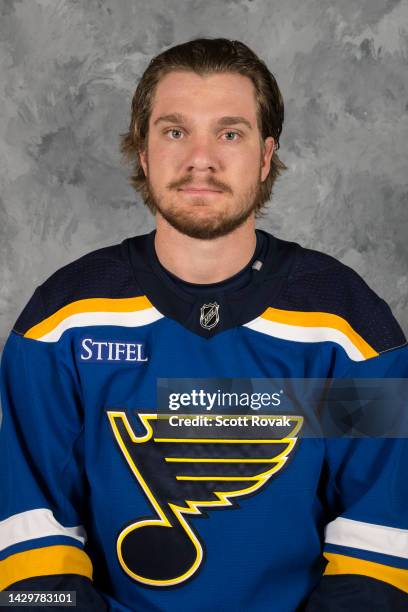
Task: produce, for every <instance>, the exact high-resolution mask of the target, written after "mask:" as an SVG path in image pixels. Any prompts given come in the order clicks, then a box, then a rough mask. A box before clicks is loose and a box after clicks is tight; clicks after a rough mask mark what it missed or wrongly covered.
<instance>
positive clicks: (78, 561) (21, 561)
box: [0, 545, 92, 591]
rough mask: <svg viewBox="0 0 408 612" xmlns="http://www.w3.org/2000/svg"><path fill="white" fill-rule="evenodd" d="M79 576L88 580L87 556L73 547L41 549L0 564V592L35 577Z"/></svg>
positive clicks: (18, 555)
mask: <svg viewBox="0 0 408 612" xmlns="http://www.w3.org/2000/svg"><path fill="white" fill-rule="evenodd" d="M56 574H79V575H80V576H86V577H87V578H90V579H91V580H92V563H91V560H90V558H89V557H88V555H87V554H86V553H85V552H84V551H83V550H81V549H80V548H76V547H75V546H61V545H58V546H45V547H43V548H36V549H34V550H27V551H24V552H20V553H16V554H14V555H10V557H7V559H4V560H3V561H0V591H2V590H4V589H6V588H7V587H9V586H10V585H12V584H14V583H15V582H18V581H19V580H25V579H26V578H35V577H36V576H51V575H56Z"/></svg>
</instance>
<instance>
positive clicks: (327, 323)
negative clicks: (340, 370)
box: [260, 307, 378, 359]
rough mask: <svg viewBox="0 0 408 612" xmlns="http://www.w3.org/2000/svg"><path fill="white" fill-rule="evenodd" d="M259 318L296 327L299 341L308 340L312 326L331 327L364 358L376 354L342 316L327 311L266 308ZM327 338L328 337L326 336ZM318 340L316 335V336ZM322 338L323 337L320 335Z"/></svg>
mask: <svg viewBox="0 0 408 612" xmlns="http://www.w3.org/2000/svg"><path fill="white" fill-rule="evenodd" d="M260 318H262V319H264V320H265V321H270V322H272V323H280V324H283V325H289V326H294V327H297V328H298V332H299V341H300V342H301V341H302V340H303V341H309V340H310V336H309V334H308V333H307V330H308V329H310V328H314V329H316V330H318V329H319V328H320V329H322V330H323V329H329V330H330V329H333V330H336V331H337V332H340V333H341V334H342V335H343V336H345V337H346V338H347V339H348V340H349V341H350V342H351V343H352V344H353V345H354V346H355V347H356V348H357V349H358V351H359V352H360V353H361V354H362V356H363V357H364V358H365V359H369V358H370V357H376V356H378V353H377V351H375V350H374V348H373V347H372V346H370V345H369V344H368V342H366V341H365V340H364V338H362V336H360V334H358V333H357V332H356V331H355V330H354V329H353V328H352V327H351V325H350V323H348V321H346V319H343V317H340V316H339V315H336V314H332V313H329V312H302V311H296V310H293V311H292V310H280V309H279V308H272V307H270V308H267V309H266V310H265V311H264V312H263V313H262V315H261V316H260ZM302 328H303V329H305V331H306V333H305V336H304V337H303V336H302ZM328 339H329V338H328ZM316 340H318V337H316ZM322 340H324V338H323V337H322Z"/></svg>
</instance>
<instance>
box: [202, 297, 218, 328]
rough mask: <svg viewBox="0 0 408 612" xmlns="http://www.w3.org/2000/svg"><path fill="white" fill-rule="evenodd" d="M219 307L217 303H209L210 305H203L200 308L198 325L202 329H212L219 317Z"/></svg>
mask: <svg viewBox="0 0 408 612" xmlns="http://www.w3.org/2000/svg"><path fill="white" fill-rule="evenodd" d="M219 309H220V306H219V304H217V302H210V304H203V305H202V306H201V313H200V325H201V327H204V329H212V328H213V327H215V326H216V325H217V323H218V321H219V320H220V315H219V312H218V311H219Z"/></svg>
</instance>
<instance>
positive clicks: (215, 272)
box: [155, 213, 256, 284]
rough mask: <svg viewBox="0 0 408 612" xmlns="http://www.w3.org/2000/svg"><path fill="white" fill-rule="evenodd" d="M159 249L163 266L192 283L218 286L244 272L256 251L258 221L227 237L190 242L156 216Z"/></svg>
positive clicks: (251, 221) (190, 239) (248, 222)
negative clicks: (215, 284)
mask: <svg viewBox="0 0 408 612" xmlns="http://www.w3.org/2000/svg"><path fill="white" fill-rule="evenodd" d="M156 224H157V225H156V237H155V249H156V254H157V257H158V259H159V261H160V263H161V265H162V266H163V267H164V268H166V270H168V271H169V272H171V273H172V274H174V275H175V276H178V278H181V279H182V280H184V281H187V282H189V283H199V284H208V283H218V282H221V281H223V280H225V279H227V278H230V277H231V276H233V275H234V274H236V273H237V272H239V271H240V270H242V269H243V268H244V267H245V266H246V265H247V264H248V263H249V262H250V260H251V258H252V256H253V254H254V252H255V248H256V234H255V219H254V218H253V217H250V218H249V219H247V221H245V223H243V224H242V225H241V226H240V227H238V228H237V229H236V230H234V231H233V232H231V233H230V234H228V235H227V236H221V237H220V238H214V239H212V240H199V239H197V238H190V237H189V236H186V235H185V234H182V233H180V232H179V231H178V230H176V229H174V228H173V227H172V226H171V225H169V223H167V221H166V220H165V219H164V218H163V217H162V216H161V215H160V214H159V213H158V214H157V215H156Z"/></svg>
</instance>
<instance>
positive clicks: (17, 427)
mask: <svg viewBox="0 0 408 612" xmlns="http://www.w3.org/2000/svg"><path fill="white" fill-rule="evenodd" d="M282 122H283V101H282V97H281V95H280V92H279V89H278V86H277V84H276V82H275V79H274V78H273V76H272V75H271V73H270V72H269V70H268V69H267V67H266V66H265V64H264V63H263V62H261V61H260V60H259V58H257V56H256V55H255V54H254V53H253V52H252V51H251V50H250V49H249V48H248V47H246V46H245V45H244V44H242V43H240V42H237V41H229V40H225V39H216V40H210V39H200V40H195V41H191V42H188V43H185V44H183V45H179V46H177V47H173V48H171V49H168V50H167V51H165V52H164V53H162V54H161V55H159V56H158V57H156V58H155V59H154V60H153V61H152V62H151V63H150V65H149V66H148V68H147V70H146V71H145V73H144V75H143V77H142V79H141V82H140V83H139V86H138V88H137V90H136V93H135V96H134V99H133V103H132V116H131V123H130V128H129V132H128V133H127V134H125V135H124V136H123V138H122V151H123V152H124V153H125V154H126V155H127V156H128V158H129V159H131V160H132V161H133V163H134V174H133V176H132V182H133V185H134V186H135V188H136V189H137V190H138V191H140V192H141V193H142V194H143V198H144V201H145V203H146V204H147V205H148V206H149V207H150V209H151V210H152V212H153V213H154V214H155V216H156V231H155V232H152V233H151V234H149V235H146V236H138V237H135V238H131V239H127V240H125V241H124V242H123V243H122V244H121V245H118V246H113V247H108V248H104V249H101V250H99V251H96V252H93V253H91V254H89V255H86V256H85V257H82V258H81V259H79V260H77V261H75V262H74V263H72V264H69V265H68V266H66V267H65V268H63V269H61V270H59V271H58V272H57V273H56V274H54V275H53V276H52V277H51V278H50V279H48V280H47V281H46V282H45V283H44V284H43V285H42V286H41V287H39V288H37V290H36V291H35V293H34V296H33V298H32V299H31V300H30V302H29V304H28V305H27V307H26V308H25V310H24V311H23V313H22V314H21V315H20V317H19V319H18V321H17V322H16V324H15V327H14V330H13V332H12V333H11V334H10V338H9V340H8V343H7V345H6V348H5V350H4V356H3V363H2V370H3V383H2V392H3V410H4V417H3V424H2V430H1V449H2V451H1V460H0V473H1V475H2V479H3V485H2V491H3V493H2V499H1V501H0V508H1V513H0V520H1V521H2V522H1V523H0V541H1V545H2V546H1V547H2V549H3V553H2V557H1V558H2V560H1V561H0V571H1V578H0V586H1V588H2V589H8V590H9V591H10V590H11V591H24V590H45V591H56V590H59V591H71V590H72V591H76V593H77V602H78V604H79V606H83V608H84V609H87V610H101V609H104V607H105V605H106V606H107V608H108V609H109V610H121V611H125V610H137V611H145V610H146V611H147V610H164V611H176V610H177V611H182V610H183V611H184V610H188V611H196V610H197V611H199V610H208V609H211V608H212V609H215V610H231V611H236V610H254V611H258V610H259V611H266V610H268V611H269V610H274V611H276V612H293V611H294V610H307V611H308V612H314V611H316V610H330V611H339V610H368V609H372V608H373V607H377V608H378V609H380V610H383V611H385V610H387V611H388V610H389V611H391V610H393V611H394V610H400V609H401V610H402V609H406V607H407V604H408V597H407V592H408V578H407V567H408V564H407V556H408V555H407V538H408V535H407V533H408V532H407V531H406V528H407V518H408V517H407V503H406V502H407V491H406V483H405V466H404V465H403V457H406V456H407V446H406V445H405V443H404V440H403V439H398V440H385V439H377V440H373V439H361V438H355V439H353V437H338V438H331V439H325V438H324V437H316V436H315V437H306V436H305V437H303V438H302V431H304V430H305V426H306V425H305V424H307V422H308V421H312V420H313V419H314V418H315V413H314V408H315V407H314V406H306V409H305V410H306V412H305V413H304V414H303V415H298V414H297V413H295V414H293V413H291V414H290V416H289V417H287V420H285V419H284V418H283V416H282V414H281V413H280V412H279V410H280V409H281V408H280V407H281V406H282V404H283V403H284V402H283V401H281V400H282V396H283V394H284V391H285V389H283V388H282V389H279V390H278V391H277V392H276V393H274V394H272V395H271V398H272V400H271V404H272V405H278V406H279V408H278V409H275V411H273V410H272V408H271V406H269V407H268V408H264V407H263V408H262V411H260V412H259V414H260V415H261V416H262V418H261V417H259V418H258V421H257V420H256V419H255V418H254V414H255V415H256V414H258V413H257V412H256V411H257V410H258V408H259V405H258V407H257V406H256V405H255V404H254V405H252V406H249V407H248V405H247V406H246V407H244V408H242V407H241V406H238V405H235V406H232V408H229V409H223V408H222V406H221V405H220V404H219V405H218V406H217V408H216V409H215V408H214V409H213V408H212V406H213V404H214V402H215V401H216V400H217V398H220V397H221V395H222V394H221V391H220V390H219V389H218V390H217V392H216V393H214V394H211V393H208V395H206V393H207V391H205V390H203V389H204V387H205V385H206V384H207V383H206V381H210V383H208V384H210V385H211V384H212V383H211V381H214V380H215V381H218V382H219V384H220V385H221V384H222V381H223V380H227V381H230V383H231V385H232V387H230V390H231V389H233V388H234V384H235V383H236V384H238V386H239V379H242V380H248V379H253V381H255V382H254V383H253V384H255V385H256V379H259V378H260V379H270V381H273V380H283V379H285V380H296V379H331V378H337V377H338V378H345V377H346V376H351V377H356V378H359V377H372V376H376V377H390V376H391V377H392V376H395V377H403V376H405V375H406V364H407V351H406V348H405V346H404V345H405V338H404V336H403V333H402V331H401V329H400V328H399V326H398V324H397V323H396V321H395V320H394V318H393V317H392V314H391V312H390V310H389V308H388V306H387V305H386V304H385V303H384V302H383V301H382V300H381V299H379V298H378V297H377V296H376V295H375V294H374V293H373V292H372V291H371V290H370V289H369V288H368V287H367V285H366V284H365V283H364V281H362V280H361V279H360V278H359V277H358V276H357V275H356V274H355V273H354V272H353V271H351V270H350V269H349V268H346V267H345V266H343V265H342V264H340V263H339V262H337V261H336V260H334V259H333V258H331V257H329V256H326V255H323V254H321V253H317V252H315V251H310V250H307V249H304V248H302V247H300V246H299V245H296V244H294V243H289V242H285V241H282V240H278V239H276V238H274V237H273V236H271V235H269V234H267V233H266V232H262V231H259V230H257V231H255V217H256V216H257V215H259V214H260V212H261V211H262V209H263V207H264V205H265V203H266V202H267V201H268V199H269V198H270V195H271V190H272V186H273V183H274V181H275V179H276V178H277V176H278V175H279V173H280V172H281V171H282V170H284V168H285V166H284V165H283V164H282V162H281V161H280V160H279V158H278V156H277V153H276V150H277V148H278V146H279V136H280V133H281V129H282ZM178 379H183V380H184V382H183V381H179V380H178ZM186 379H187V381H186ZM192 379H195V382H196V383H197V385H198V386H199V384H200V381H201V383H202V385H203V388H202V389H196V387H195V383H194V381H193V382H191V380H192ZM202 379H205V380H202ZM234 380H235V383H234ZM220 381H221V382H220ZM231 381H232V382H231ZM237 381H238V382H237ZM183 385H184V386H183ZM186 385H187V386H186ZM189 385H190V386H189ZM193 387H194V388H193ZM186 389H187V391H186ZM156 391H157V395H156ZM163 393H164V395H165V396H166V393H167V396H166V397H167V400H166V401H165V402H164V403H163V402H162V399H161V398H162V396H163ZM265 395H266V396H267V394H265ZM259 396H260V395H259V394H258V396H257V399H259ZM236 397H238V395H236ZM206 398H207V399H208V398H212V399H211V401H212V402H213V403H212V404H209V403H207V404H205V401H206ZM217 401H218V400H217ZM228 410H229V412H228ZM254 410H255V412H254ZM251 411H252V412H251ZM272 414H275V415H280V416H279V418H277V419H275V420H273V419H271V418H270V417H271V415H272ZM231 415H233V417H232V416H231ZM204 417H205V418H204ZM324 418H326V417H324ZM323 420H324V419H323ZM285 428H286V429H285ZM232 510H234V511H232ZM204 519H206V520H204ZM92 579H93V583H92V582H91V580H92Z"/></svg>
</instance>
